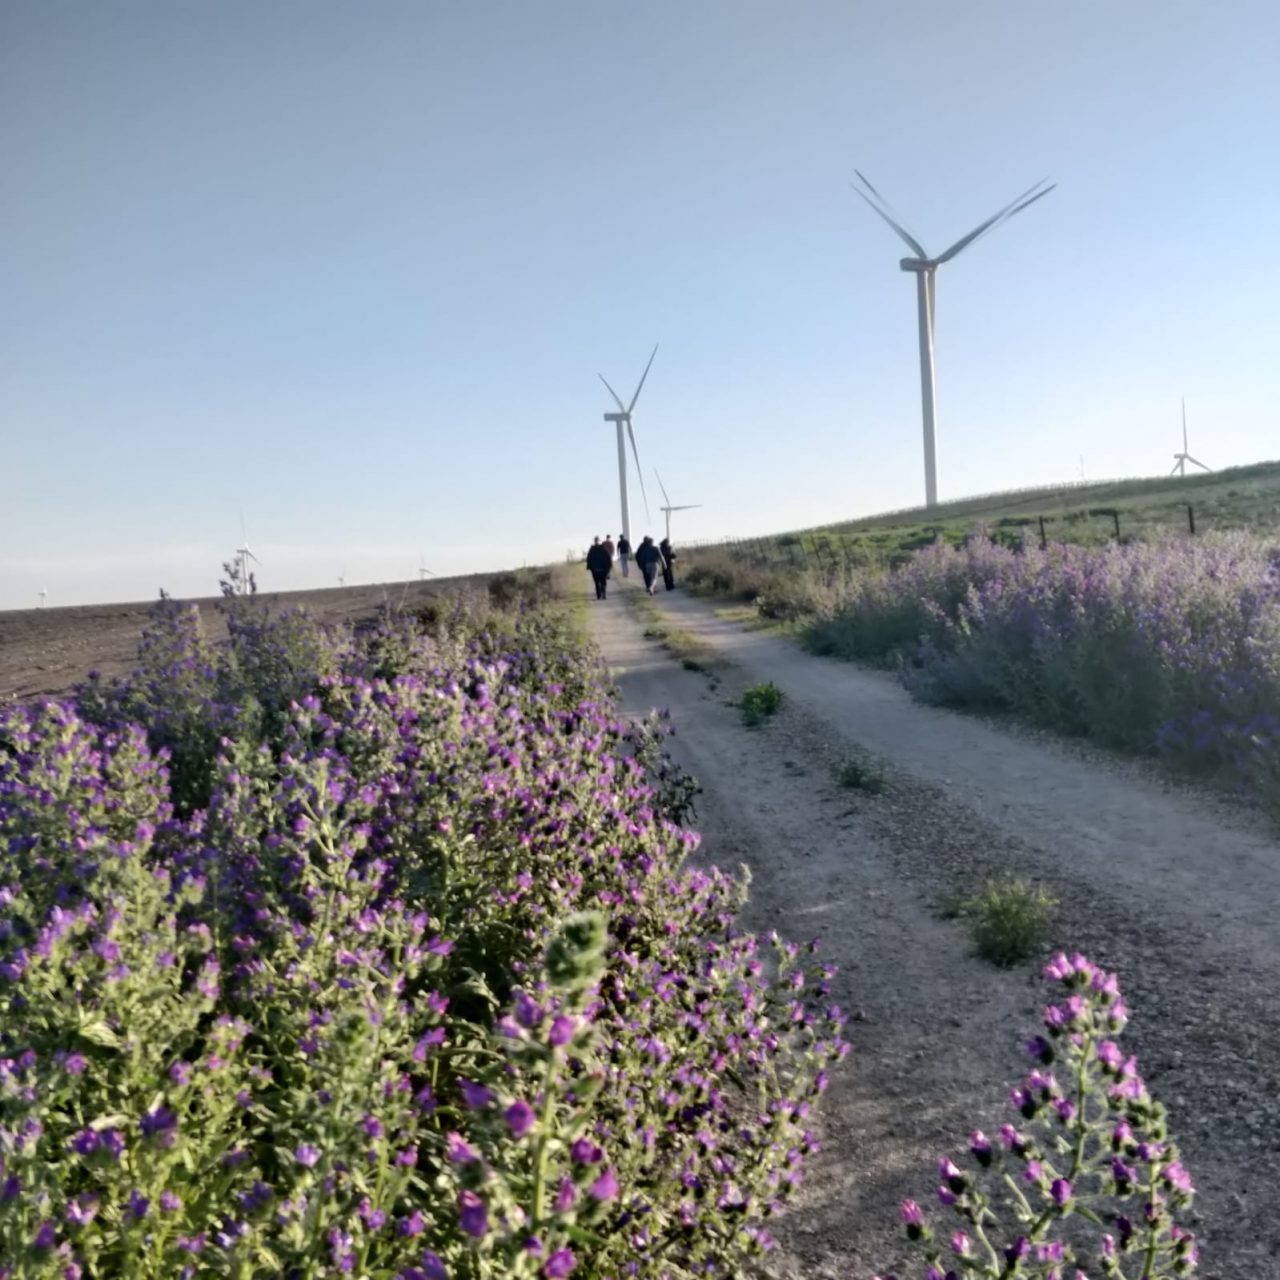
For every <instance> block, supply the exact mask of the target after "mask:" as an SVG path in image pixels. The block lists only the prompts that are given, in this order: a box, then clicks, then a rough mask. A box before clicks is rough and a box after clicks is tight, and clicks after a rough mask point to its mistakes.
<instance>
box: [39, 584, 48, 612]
mask: <svg viewBox="0 0 1280 1280" xmlns="http://www.w3.org/2000/svg"><path fill="white" fill-rule="evenodd" d="M48 596H49V588H48V587H41V588H40V607H41V608H42V609H43V608H44V602H45V600H47V599H48Z"/></svg>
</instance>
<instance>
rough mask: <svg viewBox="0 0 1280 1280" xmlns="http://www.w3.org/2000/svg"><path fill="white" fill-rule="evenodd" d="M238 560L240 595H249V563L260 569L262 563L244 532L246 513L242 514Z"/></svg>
mask: <svg viewBox="0 0 1280 1280" xmlns="http://www.w3.org/2000/svg"><path fill="white" fill-rule="evenodd" d="M236 559H238V560H239V561H240V594H241V595H243V596H247V595H248V594H249V561H250V560H252V561H253V563H254V564H256V565H257V566H258V568H259V569H261V568H262V561H261V560H259V559H258V557H257V556H255V555H254V554H253V552H252V551H250V550H249V538H248V536H247V535H246V534H245V531H244V512H243V511H241V512H240V545H239V546H238V547H237V548H236Z"/></svg>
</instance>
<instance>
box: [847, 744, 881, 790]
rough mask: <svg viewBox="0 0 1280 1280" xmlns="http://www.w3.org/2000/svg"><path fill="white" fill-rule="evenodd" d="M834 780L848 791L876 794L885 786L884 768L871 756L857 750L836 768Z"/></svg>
mask: <svg viewBox="0 0 1280 1280" xmlns="http://www.w3.org/2000/svg"><path fill="white" fill-rule="evenodd" d="M836 781H837V782H838V783H839V784H840V786H842V787H844V788H845V789H846V790H848V791H866V792H868V793H870V794H871V795H878V794H879V793H880V792H881V791H883V790H884V786H885V776H884V768H883V767H882V766H881V765H880V763H879V762H878V761H877V760H875V759H874V758H873V757H872V756H869V755H867V754H866V753H865V752H858V753H857V754H856V755H852V756H850V757H849V758H848V759H847V760H846V761H845V762H844V763H843V764H842V765H841V766H840V767H839V768H838V769H837V770H836Z"/></svg>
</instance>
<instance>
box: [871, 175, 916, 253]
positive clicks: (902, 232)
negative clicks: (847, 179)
mask: <svg viewBox="0 0 1280 1280" xmlns="http://www.w3.org/2000/svg"><path fill="white" fill-rule="evenodd" d="M854 172H855V173H856V172H857V170H854ZM858 176H859V177H862V175H861V174H858ZM862 180H863V182H866V181H867V180H866V179H865V178H863V179H862ZM867 186H869V187H870V186H871V184H870V183H869V182H867ZM853 189H854V191H855V192H856V193H857V194H858V195H860V196H861V197H862V198H863V200H865V201H866V202H867V205H868V207H869V208H871V209H872V210H873V212H875V213H876V214H878V215H879V216H880V217H881V218H883V219H884V220H885V221H886V222H887V223H888V224H889V225H890V226H891V227H892V228H893V229H894V231H895V232H897V234H898V235H899V236H901V237H902V239H903V240H904V241H906V244H907V247H908V248H909V249H910V250H911V251H912V252H913V253H914V254H915V255H916V257H917V258H927V257H928V256H929V254H928V253H927V252H926V250H925V247H924V245H922V244H921V243H920V241H919V240H917V239H916V238H915V236H913V235H912V234H911V232H909V231H907V230H906V229H905V228H904V227H900V226H899V225H898V224H897V223H896V222H894V220H893V219H892V218H891V217H889V215H888V214H887V213H885V211H884V210H883V209H882V208H880V206H879V205H878V204H876V202H875V201H874V200H872V199H871V197H870V196H868V195H867V193H866V192H865V191H858V188H857V187H854V188H853ZM871 189H872V190H873V191H874V190H875V188H874V187H871Z"/></svg>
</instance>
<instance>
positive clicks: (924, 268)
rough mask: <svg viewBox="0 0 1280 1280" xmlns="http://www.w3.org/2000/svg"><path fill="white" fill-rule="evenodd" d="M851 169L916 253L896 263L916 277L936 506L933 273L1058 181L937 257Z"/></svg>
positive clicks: (1030, 192)
mask: <svg viewBox="0 0 1280 1280" xmlns="http://www.w3.org/2000/svg"><path fill="white" fill-rule="evenodd" d="M854 173H857V174H858V179H859V181H861V183H862V185H863V186H864V187H866V189H867V190H866V191H863V190H862V189H861V188H859V187H858V186H856V185H855V186H854V188H853V189H854V190H855V191H856V192H857V193H858V194H859V195H860V196H861V197H862V198H863V199H864V200H865V201H866V202H867V203H868V204H869V205H870V206H871V208H872V209H874V210H875V212H876V213H878V214H879V215H880V217H882V218H883V219H884V220H885V221H886V222H887V223H888V224H889V225H890V226H891V227H892V228H893V229H894V231H896V232H897V233H898V235H899V236H901V237H902V239H903V241H905V242H906V244H907V245H908V246H909V247H910V249H911V251H912V252H913V253H914V254H915V255H916V256H915V257H914V258H903V259H902V260H901V261H900V262H899V263H898V265H899V266H900V267H901V268H902V270H903V271H912V272H914V273H915V277H916V303H917V308H918V310H919V314H920V395H921V399H922V401H923V410H924V502H925V506H926V507H935V506H937V505H938V464H937V456H936V452H935V449H934V430H933V429H934V420H933V414H934V374H933V320H934V315H935V306H934V277H935V276H936V275H937V271H938V268H939V267H940V266H942V264H943V263H944V262H950V261H951V259H952V258H954V257H955V256H956V254H958V253H959V252H960V251H961V250H962V249H967V248H968V247H969V246H970V245H971V244H972V243H973V242H974V241H975V240H977V239H978V238H979V237H980V236H984V235H986V233H987V232H988V231H991V230H992V229H993V228H995V227H998V226H999V225H1000V224H1001V223H1002V222H1007V221H1008V220H1009V219H1010V218H1012V217H1013V216H1014V215H1015V214H1019V213H1021V212H1022V211H1023V209H1025V208H1026V207H1027V206H1028V205H1032V204H1035V202H1036V201H1037V200H1039V199H1040V198H1041V197H1042V196H1047V195H1048V194H1049V192H1050V191H1052V190H1053V188H1054V186H1056V185H1057V184H1056V183H1054V184H1051V185H1049V186H1047V187H1046V186H1045V185H1044V184H1045V183H1046V182H1048V179H1047V178H1042V179H1041V180H1040V181H1039V182H1037V183H1036V184H1035V186H1034V187H1029V188H1028V189H1027V190H1026V191H1024V192H1023V193H1022V194H1021V195H1020V196H1019V197H1018V198H1017V199H1016V200H1014V201H1013V202H1012V203H1011V204H1007V205H1005V207H1004V208H1003V209H1001V210H1000V211H999V213H994V214H992V215H991V217H989V218H988V219H987V220H986V221H985V222H983V223H980V224H979V225H978V226H976V227H975V228H974V229H973V230H972V231H970V232H969V234H968V235H966V236H961V237H960V239H959V240H957V241H956V242H955V244H953V245H952V246H951V248H949V249H946V250H944V251H943V252H942V253H940V254H938V256H937V257H936V258H931V257H930V256H929V254H928V252H927V251H926V249H925V247H924V245H922V244H921V243H920V241H919V240H917V239H916V238H915V236H913V235H912V234H911V233H910V232H909V231H907V230H906V229H905V228H903V226H902V225H901V223H900V222H899V221H897V220H895V219H894V218H892V217H891V216H890V214H891V213H892V211H893V210H892V206H891V205H890V204H889V202H888V201H887V200H886V199H885V198H884V197H883V196H882V195H881V194H880V193H879V192H878V191H877V190H876V189H875V187H873V186H872V185H871V183H869V182H868V181H867V179H866V178H865V177H863V175H862V174H861V173H859V172H858V170H857V169H855V170H854ZM868 191H869V192H870V193H871V194H870V195H868V194H867V192H868Z"/></svg>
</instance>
